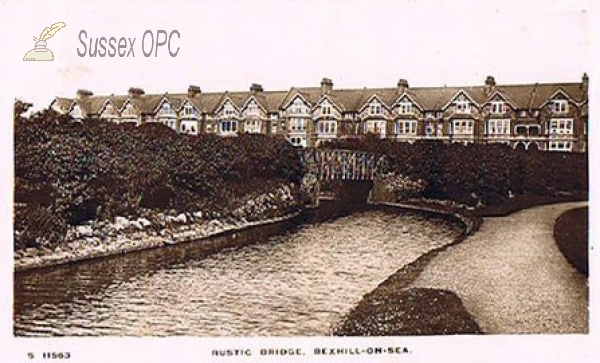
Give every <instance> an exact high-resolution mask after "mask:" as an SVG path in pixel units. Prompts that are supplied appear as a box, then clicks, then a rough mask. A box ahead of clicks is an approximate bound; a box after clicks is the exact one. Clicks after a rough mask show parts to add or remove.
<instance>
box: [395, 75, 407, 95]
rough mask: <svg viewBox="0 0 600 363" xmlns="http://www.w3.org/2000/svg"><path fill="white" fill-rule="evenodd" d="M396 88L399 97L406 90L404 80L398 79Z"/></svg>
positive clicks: (405, 81)
mask: <svg viewBox="0 0 600 363" xmlns="http://www.w3.org/2000/svg"><path fill="white" fill-rule="evenodd" d="M397 86H398V88H397V91H398V94H399V95H401V94H403V93H404V91H406V89H407V88H408V81H407V80H406V79H404V78H400V79H399V80H398V84H397Z"/></svg>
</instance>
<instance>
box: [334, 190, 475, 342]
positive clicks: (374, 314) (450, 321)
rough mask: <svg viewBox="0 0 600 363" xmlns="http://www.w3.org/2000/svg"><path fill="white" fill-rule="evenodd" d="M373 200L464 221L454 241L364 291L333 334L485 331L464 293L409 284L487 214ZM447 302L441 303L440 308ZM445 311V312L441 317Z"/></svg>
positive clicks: (461, 239)
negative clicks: (481, 327) (461, 296)
mask: <svg viewBox="0 0 600 363" xmlns="http://www.w3.org/2000/svg"><path fill="white" fill-rule="evenodd" d="M372 204H373V205H379V206H384V207H388V208H395V209H396V208H397V209H403V210H415V211H421V212H426V213H432V214H438V215H442V216H446V217H451V218H454V219H456V220H458V221H460V223H461V224H462V226H463V230H462V232H461V233H460V235H459V236H458V237H457V238H456V239H454V240H453V241H452V242H450V243H448V244H446V245H444V246H440V247H437V248H435V249H433V250H431V251H428V252H427V253H425V254H423V255H421V256H419V257H418V258H417V259H415V260H414V261H412V262H411V263H409V264H407V265H405V266H403V267H401V268H400V269H398V270H397V271H396V272H395V273H393V274H392V275H391V276H389V277H388V278H387V279H386V280H384V281H383V282H382V283H380V284H379V285H378V286H377V287H376V288H375V289H374V290H372V291H371V292H369V293H367V294H365V295H364V296H363V298H362V299H361V300H360V301H359V303H358V304H357V305H356V306H355V307H353V308H352V309H351V310H350V311H349V312H348V313H346V314H345V315H344V317H343V318H342V319H341V320H340V323H339V324H338V325H337V327H335V328H334V329H333V332H332V335H334V336H395V335H445V334H480V333H482V331H481V330H480V328H479V325H478V324H477V322H476V321H475V319H474V318H473V316H472V315H471V314H470V313H469V312H468V311H467V310H466V308H465V307H464V305H463V303H462V301H461V299H460V298H459V297H458V296H456V294H454V293H453V292H451V291H448V290H443V289H407V288H408V287H409V286H410V285H411V283H412V282H413V281H415V280H416V279H417V277H418V276H419V275H420V273H421V272H422V271H423V270H424V269H425V268H426V266H427V265H428V264H429V262H430V261H431V260H432V259H433V258H435V256H437V255H438V254H439V253H440V252H443V251H445V250H446V249H448V248H449V247H452V246H455V245H457V244H459V243H461V242H462V241H464V240H465V238H467V237H468V236H470V235H471V234H472V233H474V232H476V231H477V230H478V229H479V227H480V225H481V223H482V219H481V217H479V216H478V215H476V214H470V213H464V212H461V211H459V210H456V209H455V210H451V209H452V208H451V207H449V206H444V205H442V204H439V205H438V207H435V205H430V206H427V207H426V206H422V205H413V204H407V203H395V202H377V203H372ZM440 306H442V309H440ZM440 316H442V318H440Z"/></svg>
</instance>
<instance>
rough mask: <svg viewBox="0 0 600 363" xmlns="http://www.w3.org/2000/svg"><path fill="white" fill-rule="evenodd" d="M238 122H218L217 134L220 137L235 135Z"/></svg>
mask: <svg viewBox="0 0 600 363" xmlns="http://www.w3.org/2000/svg"><path fill="white" fill-rule="evenodd" d="M239 126H240V125H239V122H238V121H237V120H232V119H223V120H221V121H220V122H219V134H221V135H237V132H238V130H239Z"/></svg>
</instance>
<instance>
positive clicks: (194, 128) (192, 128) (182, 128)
mask: <svg viewBox="0 0 600 363" xmlns="http://www.w3.org/2000/svg"><path fill="white" fill-rule="evenodd" d="M188 124H191V125H189V129H188V127H187V126H188ZM179 132H180V133H182V134H191V135H198V124H197V121H191V120H186V121H181V122H180V123H179Z"/></svg>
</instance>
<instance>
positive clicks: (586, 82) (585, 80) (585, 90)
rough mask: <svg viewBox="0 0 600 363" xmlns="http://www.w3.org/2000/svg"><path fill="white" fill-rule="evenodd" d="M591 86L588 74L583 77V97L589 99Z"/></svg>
mask: <svg viewBox="0 0 600 363" xmlns="http://www.w3.org/2000/svg"><path fill="white" fill-rule="evenodd" d="M589 85H590V77H588V75H587V73H584V74H583V77H581V93H583V96H584V97H585V98H587V95H588V87H589Z"/></svg>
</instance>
